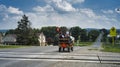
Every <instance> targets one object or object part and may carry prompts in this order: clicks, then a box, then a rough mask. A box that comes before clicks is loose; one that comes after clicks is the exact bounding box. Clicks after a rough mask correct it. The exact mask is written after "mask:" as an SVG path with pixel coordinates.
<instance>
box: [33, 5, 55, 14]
mask: <svg viewBox="0 0 120 67" xmlns="http://www.w3.org/2000/svg"><path fill="white" fill-rule="evenodd" d="M33 10H34V11H37V12H44V11H47V12H49V11H50V12H51V11H54V8H53V7H51V6H50V5H46V6H44V7H41V6H36V7H34V8H33Z"/></svg>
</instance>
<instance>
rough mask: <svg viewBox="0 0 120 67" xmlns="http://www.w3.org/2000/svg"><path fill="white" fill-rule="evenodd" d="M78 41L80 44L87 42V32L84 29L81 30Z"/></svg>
mask: <svg viewBox="0 0 120 67" xmlns="http://www.w3.org/2000/svg"><path fill="white" fill-rule="evenodd" d="M80 40H81V41H82V42H86V41H88V36H87V31H86V30H85V29H82V30H81V32H80Z"/></svg>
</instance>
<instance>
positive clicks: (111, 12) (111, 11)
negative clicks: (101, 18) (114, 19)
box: [101, 10, 114, 14]
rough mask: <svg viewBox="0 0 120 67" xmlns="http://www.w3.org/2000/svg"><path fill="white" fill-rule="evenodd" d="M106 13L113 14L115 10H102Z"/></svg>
mask: <svg viewBox="0 0 120 67" xmlns="http://www.w3.org/2000/svg"><path fill="white" fill-rule="evenodd" d="M101 11H102V12H103V13H105V14H113V13H114V12H113V10H101Z"/></svg>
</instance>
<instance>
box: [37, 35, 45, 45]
mask: <svg viewBox="0 0 120 67" xmlns="http://www.w3.org/2000/svg"><path fill="white" fill-rule="evenodd" d="M38 37H39V38H38V40H39V43H40V46H46V37H45V35H44V34H43V33H40V34H39V35H38Z"/></svg>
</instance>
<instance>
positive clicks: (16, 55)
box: [0, 46, 120, 67]
mask: <svg viewBox="0 0 120 67" xmlns="http://www.w3.org/2000/svg"><path fill="white" fill-rule="evenodd" d="M88 49H89V47H74V51H73V52H70V53H69V52H60V53H59V52H58V47H57V46H46V47H39V46H38V47H27V48H17V49H0V67H119V66H120V64H119V63H120V54H119V53H107V52H100V51H95V50H88Z"/></svg>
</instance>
